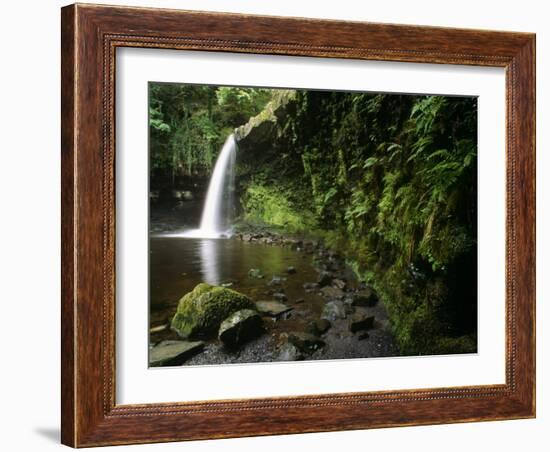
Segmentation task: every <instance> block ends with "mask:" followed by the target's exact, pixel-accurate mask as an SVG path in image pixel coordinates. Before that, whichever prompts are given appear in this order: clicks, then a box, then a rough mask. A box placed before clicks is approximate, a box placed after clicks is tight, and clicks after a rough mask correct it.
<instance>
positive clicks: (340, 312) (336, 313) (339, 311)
mask: <svg viewBox="0 0 550 452" xmlns="http://www.w3.org/2000/svg"><path fill="white" fill-rule="evenodd" d="M347 314H348V312H347V311H346V307H345V306H344V303H342V302H341V301H329V302H328V303H327V304H326V305H325V307H324V308H323V312H322V314H321V318H322V319H326V320H328V321H330V322H334V321H335V320H338V319H345V318H346V317H347Z"/></svg>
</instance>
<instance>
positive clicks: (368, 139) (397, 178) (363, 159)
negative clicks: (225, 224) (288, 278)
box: [241, 91, 477, 354]
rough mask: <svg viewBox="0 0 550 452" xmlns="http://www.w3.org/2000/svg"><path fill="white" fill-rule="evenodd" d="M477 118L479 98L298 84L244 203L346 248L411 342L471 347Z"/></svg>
mask: <svg viewBox="0 0 550 452" xmlns="http://www.w3.org/2000/svg"><path fill="white" fill-rule="evenodd" d="M476 121H477V111H476V99H475V98H460V97H443V96H407V95H385V94H377V95H373V94H366V93H365V94H363V93H359V94H352V93H341V92H315V91H309V92H306V91H298V92H297V94H296V96H295V98H294V100H293V101H292V102H291V104H289V105H288V106H287V108H286V115H285V116H284V117H281V118H280V119H279V121H278V124H277V132H276V134H274V136H273V143H272V148H271V149H270V150H265V149H262V150H261V155H260V154H257V155H251V156H249V157H248V158H249V159H250V160H251V161H253V162H255V164H256V165H255V172H254V174H255V177H251V178H250V179H248V181H247V180H246V177H244V180H242V181H241V184H242V186H243V187H242V192H243V193H244V194H245V196H244V203H243V209H244V214H245V216H246V217H247V218H256V219H259V220H261V221H263V222H265V223H268V224H274V225H278V226H285V227H287V229H289V230H292V231H302V230H308V229H309V230H311V229H316V230H317V231H318V232H319V233H320V234H321V235H322V236H323V237H324V238H325V242H326V243H327V244H328V245H329V246H331V247H333V248H335V249H337V250H338V251H339V252H341V253H342V254H344V255H345V256H347V257H348V259H349V260H350V262H351V263H352V264H353V265H354V267H355V269H356V271H357V273H358V274H359V275H360V276H361V277H362V278H363V279H364V280H365V281H367V282H370V283H371V284H373V285H375V286H376V287H377V289H378V290H379V292H380V293H381V294H382V297H383V299H384V301H385V303H386V306H387V308H388V311H389V315H390V319H391V322H392V326H393V329H394V332H395V335H396V338H397V340H398V342H399V345H400V346H401V349H402V351H403V353H414V354H416V353H445V352H449V351H473V350H475V309H476V285H475V283H474V281H475V275H474V276H473V277H472V278H473V279H469V280H468V281H467V282H466V283H465V282H464V281H461V280H460V278H461V277H466V273H467V272H468V271H469V270H468V269H470V268H474V269H475V265H476V264H475V263H476V258H475V256H476V241H477V237H476V224H477V214H476V212H477V208H476V203H477V158H476V156H477V125H476ZM258 175H260V176H261V181H260V182H259V181H258ZM411 275H413V276H411ZM470 276H471V275H468V277H470ZM473 283H474V284H473ZM464 286H468V287H464ZM472 319H473V321H472ZM449 347H460V350H452V349H451V348H449Z"/></svg>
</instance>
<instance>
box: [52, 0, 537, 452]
mask: <svg viewBox="0 0 550 452" xmlns="http://www.w3.org/2000/svg"><path fill="white" fill-rule="evenodd" d="M534 58H535V37H534V35H532V34H527V33H511V32H494V31H480V30H462V29H446V28H435V27H417V26H406V25H387V24H373V23H359V22H338V21H322V20H311V19H298V18H279V17H264V16H246V15H235V14H218V13H206V12H188V11H177V10H161V9H146V8H125V7H109V6H92V5H79V4H76V5H71V6H68V7H65V8H63V9H62V442H63V443H64V444H67V445H70V446H74V447H85V446H98V445H112V444H132V443H146V442H161V441H179V440H191V439H207V438H224V437H234V436H253V435H269V434H284V433H299V432H314V431H332V430H344V429H361V428H376V427H390V426H402V425H422V424H437V423H449V422H467V421H482V420H497V419H518V418H528V417H533V416H534V415H535V342H534V338H535V331H534V325H535V323H534V322H535V279H534V278H535V229H534V228H535V220H534V218H535V60H534Z"/></svg>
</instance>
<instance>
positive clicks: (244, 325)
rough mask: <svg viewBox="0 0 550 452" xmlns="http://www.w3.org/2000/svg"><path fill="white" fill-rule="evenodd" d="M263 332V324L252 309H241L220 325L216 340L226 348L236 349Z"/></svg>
mask: <svg viewBox="0 0 550 452" xmlns="http://www.w3.org/2000/svg"><path fill="white" fill-rule="evenodd" d="M263 332H264V328H263V322H262V318H261V317H260V315H259V314H258V312H257V311H253V310H252V309H241V310H240V311H237V312H234V313H233V314H231V315H230V316H229V317H228V318H227V319H225V320H224V321H223V322H222V323H221V325H220V329H219V331H218V338H219V339H220V341H222V342H223V343H224V345H226V346H227V347H237V346H238V345H241V344H244V343H245V342H248V341H249V340H251V339H254V338H255V337H258V336H259V335H261V334H262V333H263Z"/></svg>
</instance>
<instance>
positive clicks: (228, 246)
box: [149, 236, 325, 342]
mask: <svg viewBox="0 0 550 452" xmlns="http://www.w3.org/2000/svg"><path fill="white" fill-rule="evenodd" d="M149 244H150V250H149V252H150V265H149V268H150V326H151V327H154V326H157V325H161V324H164V323H166V322H169V320H170V319H171V318H172V316H173V315H174V313H175V311H176V307H177V304H178V301H179V299H180V298H181V297H182V296H183V295H185V294H186V293H187V292H190V291H191V290H193V288H194V287H195V286H196V285H197V284H199V283H201V282H207V283H209V284H214V285H220V284H226V283H232V285H231V288H232V289H234V290H237V291H239V292H242V293H244V294H246V295H248V296H249V297H250V298H251V299H252V300H253V301H259V300H271V299H273V297H272V292H273V291H278V290H279V289H280V288H282V289H283V291H284V293H285V295H286V296H287V298H288V301H287V302H285V303H286V304H288V305H289V306H291V307H293V311H292V312H291V313H290V316H289V317H288V318H285V319H282V320H278V321H272V322H271V323H270V324H269V325H268V329H270V330H272V332H278V333H280V332H285V331H295V330H302V331H303V330H305V327H306V325H307V323H309V322H310V321H311V320H313V319H316V318H319V316H320V314H321V311H322V309H323V306H324V303H325V301H324V300H323V299H322V297H321V296H320V295H319V294H318V293H313V292H306V291H305V289H304V288H303V285H304V283H306V282H315V281H316V280H317V277H318V273H317V271H316V270H315V268H314V267H313V254H308V253H305V252H300V251H294V250H292V249H290V248H285V247H281V246H272V245H265V244H258V243H248V242H243V241H241V240H238V239H191V238H179V237H163V236H157V237H151V238H150V242H149ZM288 267H294V268H295V269H296V273H295V274H287V269H288ZM252 268H257V269H259V270H260V271H261V272H262V274H263V275H264V278H263V279H258V278H252V277H250V276H249V275H248V272H249V270H250V269H252ZM275 275H277V276H282V277H284V278H286V281H284V282H283V283H282V284H281V285H280V286H279V285H274V286H270V285H269V284H268V283H269V282H270V281H271V279H272V277H273V276H275ZM300 299H303V300H304V301H303V302H300V303H298V304H296V300H300ZM169 337H174V333H172V332H170V331H165V332H163V333H157V334H154V335H152V337H151V340H152V341H153V342H156V341H158V340H162V339H166V338H169Z"/></svg>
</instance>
